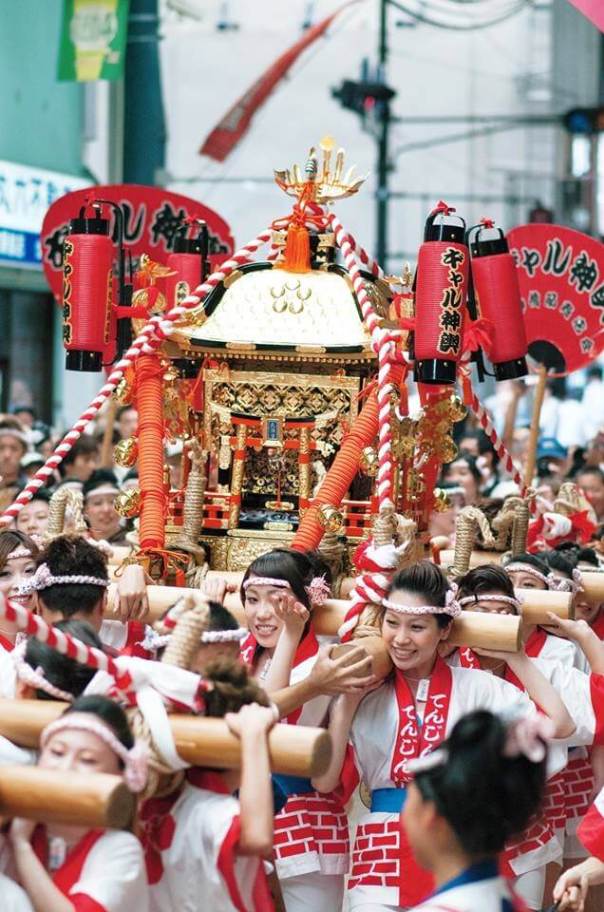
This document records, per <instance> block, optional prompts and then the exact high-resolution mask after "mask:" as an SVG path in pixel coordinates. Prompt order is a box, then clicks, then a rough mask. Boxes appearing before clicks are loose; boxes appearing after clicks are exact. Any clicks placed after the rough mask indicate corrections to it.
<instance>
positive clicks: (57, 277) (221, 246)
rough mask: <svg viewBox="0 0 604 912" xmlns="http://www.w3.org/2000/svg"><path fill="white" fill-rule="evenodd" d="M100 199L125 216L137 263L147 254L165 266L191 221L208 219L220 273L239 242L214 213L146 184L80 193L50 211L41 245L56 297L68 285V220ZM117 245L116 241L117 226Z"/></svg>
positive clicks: (212, 253)
mask: <svg viewBox="0 0 604 912" xmlns="http://www.w3.org/2000/svg"><path fill="white" fill-rule="evenodd" d="M95 199H98V200H101V199H102V200H110V201H111V202H113V203H116V204H117V205H118V206H119V207H120V209H121V210H122V217H123V222H124V247H125V249H126V253H127V254H129V255H130V256H131V257H132V258H133V259H134V261H135V264H136V261H137V259H138V257H140V255H141V254H142V253H147V254H148V255H149V256H150V257H151V259H152V260H155V261H156V262H158V263H162V264H163V265H165V264H166V263H167V259H168V256H169V254H170V251H171V249H172V242H173V240H174V235H175V233H176V231H177V230H178V229H179V228H181V227H182V225H184V224H185V223H186V222H187V220H189V219H203V221H205V222H206V224H207V226H208V231H209V260H210V263H211V266H212V268H216V267H217V266H218V265H219V264H220V263H221V262H222V261H223V260H225V259H226V258H227V257H228V256H230V255H231V254H232V253H233V250H234V240H233V237H232V235H231V229H230V227H229V225H228V224H227V223H226V222H225V220H224V219H223V218H222V217H221V216H220V215H219V214H218V213H217V212H215V211H214V210H213V209H210V208H209V207H208V206H204V205H203V204H202V203H199V202H198V201H197V200H192V199H189V197H187V196H182V195H181V194H180V193H172V192H171V191H170V190H164V189H163V188H162V187H145V186H142V185H141V184H112V185H110V186H101V187H97V186H93V187H89V188H88V189H85V190H75V191H74V192H73V193H67V194H66V195H65V196H62V197H60V199H58V200H56V201H55V202H54V203H53V204H52V206H51V207H50V209H48V211H47V213H46V215H45V217H44V223H43V225H42V232H41V235H40V244H41V247H42V264H43V266H44V272H45V274H46V278H47V280H48V284H49V285H50V287H51V289H52V291H53V294H54V295H55V297H56V298H57V300H61V288H62V282H63V241H64V240H65V237H66V235H67V228H68V225H69V220H70V219H72V218H76V217H77V215H78V213H79V210H80V207H81V206H83V205H84V204H85V203H86V202H91V201H93V200H95ZM113 240H114V241H115V240H116V233H115V224H114V225H113Z"/></svg>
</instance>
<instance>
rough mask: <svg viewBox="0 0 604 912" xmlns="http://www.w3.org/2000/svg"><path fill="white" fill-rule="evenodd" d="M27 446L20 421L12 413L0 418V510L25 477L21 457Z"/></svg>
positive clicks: (9, 501)
mask: <svg viewBox="0 0 604 912" xmlns="http://www.w3.org/2000/svg"><path fill="white" fill-rule="evenodd" d="M27 448H28V441H27V435H26V433H25V431H24V429H23V425H22V424H21V422H20V421H19V420H18V419H17V418H15V417H13V416H12V415H4V416H3V417H1V418H0V479H1V480H0V510H5V509H6V508H7V507H8V506H9V505H10V504H11V503H12V501H13V500H14V499H15V497H16V496H17V494H18V493H19V490H20V488H22V487H23V485H24V484H25V483H26V481H27V478H26V476H25V475H24V473H23V471H22V469H21V459H22V458H23V456H25V453H26V452H27Z"/></svg>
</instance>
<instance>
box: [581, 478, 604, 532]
mask: <svg viewBox="0 0 604 912" xmlns="http://www.w3.org/2000/svg"><path fill="white" fill-rule="evenodd" d="M575 481H576V482H577V484H578V485H579V487H580V488H582V489H583V492H584V493H585V496H586V497H587V499H588V501H589V502H590V504H591V505H592V507H593V508H594V510H595V513H596V517H597V520H598V522H599V523H601V522H604V472H603V471H602V469H600V468H598V467H597V466H584V467H583V468H582V469H579V471H578V472H577V474H576V476H575Z"/></svg>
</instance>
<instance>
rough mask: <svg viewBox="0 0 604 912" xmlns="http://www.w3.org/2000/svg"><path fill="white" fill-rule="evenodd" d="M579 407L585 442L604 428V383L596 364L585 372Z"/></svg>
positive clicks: (600, 370) (598, 366) (599, 368)
mask: <svg viewBox="0 0 604 912" xmlns="http://www.w3.org/2000/svg"><path fill="white" fill-rule="evenodd" d="M581 405H582V408H583V422H584V424H583V427H584V430H585V435H586V437H587V440H590V439H591V438H593V437H595V436H596V434H597V433H598V431H599V430H600V428H601V427H603V426H604V383H603V382H602V368H601V366H600V365H598V364H594V365H593V366H592V367H590V368H589V369H588V371H587V378H586V384H585V389H584V391H583V399H582V401H581Z"/></svg>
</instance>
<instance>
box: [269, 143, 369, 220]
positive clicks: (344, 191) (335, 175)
mask: <svg viewBox="0 0 604 912" xmlns="http://www.w3.org/2000/svg"><path fill="white" fill-rule="evenodd" d="M319 147H320V149H321V152H322V160H321V162H320V163H319V159H318V157H317V151H316V149H315V148H314V146H313V147H312V148H311V150H310V152H309V153H308V159H307V160H306V164H305V166H304V174H303V173H302V169H301V168H300V165H297V164H296V165H292V167H291V168H287V169H286V170H284V171H275V172H274V174H275V181H276V182H277V185H278V186H279V187H281V189H282V190H283V191H284V192H285V193H287V195H288V196H295V197H297V198H298V199H302V198H304V200H305V201H307V202H313V203H319V204H322V203H329V202H331V201H332V200H336V199H345V198H346V197H347V196H353V194H355V193H357V192H358V190H359V189H360V188H361V186H362V185H363V183H364V181H365V179H366V177H367V175H362V176H361V175H358V174H356V168H355V166H354V165H352V167H351V168H349V169H348V171H347V172H346V174H344V158H345V152H344V149H338V151H337V152H336V155H335V162H334V165H333V169H332V153H333V150H334V148H335V140H334V139H333V138H332V137H331V136H325V137H324V138H323V139H322V140H321V142H320V143H319Z"/></svg>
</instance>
